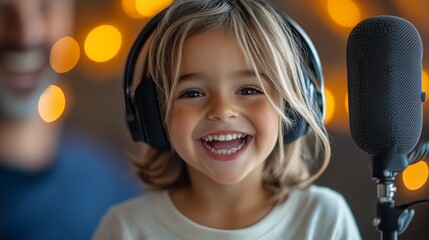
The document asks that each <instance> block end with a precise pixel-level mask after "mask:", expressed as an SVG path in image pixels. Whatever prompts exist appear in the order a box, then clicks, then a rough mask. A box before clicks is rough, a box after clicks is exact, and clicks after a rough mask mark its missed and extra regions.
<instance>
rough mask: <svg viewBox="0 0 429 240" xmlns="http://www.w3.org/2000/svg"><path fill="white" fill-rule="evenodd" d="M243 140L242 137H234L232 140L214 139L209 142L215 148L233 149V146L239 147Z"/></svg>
mask: <svg viewBox="0 0 429 240" xmlns="http://www.w3.org/2000/svg"><path fill="white" fill-rule="evenodd" d="M241 141H242V139H234V140H231V141H216V140H213V141H211V142H208V144H209V145H210V146H211V147H212V148H214V149H216V150H219V149H231V148H234V147H235V148H236V147H238V146H239V145H240V143H241Z"/></svg>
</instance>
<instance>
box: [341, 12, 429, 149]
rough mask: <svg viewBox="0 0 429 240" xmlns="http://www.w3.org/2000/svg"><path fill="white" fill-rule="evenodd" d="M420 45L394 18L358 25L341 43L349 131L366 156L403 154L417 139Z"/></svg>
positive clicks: (420, 113) (405, 23)
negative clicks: (344, 57)
mask: <svg viewBox="0 0 429 240" xmlns="http://www.w3.org/2000/svg"><path fill="white" fill-rule="evenodd" d="M422 56H423V47H422V41H421V38H420V35H419V33H418V32H417V30H416V28H415V27H414V26H413V25H412V24H411V23H409V22H408V21H406V20H404V19H402V18H399V17H394V16H376V17H372V18H368V19H366V20H364V21H362V22H361V23H359V24H358V25H357V26H356V27H355V28H354V29H353V30H352V32H351V33H350V35H349V39H348V41H347V79H348V94H349V113H350V119H349V121H350V131H351V134H352V137H353V140H354V142H355V143H356V144H357V145H358V147H359V148H360V149H361V150H362V151H364V152H366V153H368V154H379V153H383V152H386V151H390V150H394V151H395V152H396V153H399V154H406V153H409V152H410V151H411V150H412V149H413V148H414V147H415V146H416V144H417V142H418V141H419V138H420V134H421V131H422V124H423V110H422V109H423V108H422Z"/></svg>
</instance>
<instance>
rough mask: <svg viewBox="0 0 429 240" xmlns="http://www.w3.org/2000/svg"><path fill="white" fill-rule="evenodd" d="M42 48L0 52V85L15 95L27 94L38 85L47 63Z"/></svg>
mask: <svg viewBox="0 0 429 240" xmlns="http://www.w3.org/2000/svg"><path fill="white" fill-rule="evenodd" d="M46 59H47V57H46V52H45V51H43V50H42V49H34V50H27V51H20V50H17V51H5V52H2V53H1V54H0V74H1V79H0V81H2V83H1V85H2V87H5V88H7V89H9V91H10V92H11V93H12V94H14V95H16V96H23V97H25V96H28V95H30V94H32V93H33V92H34V91H35V90H36V89H37V87H38V86H39V85H40V82H41V80H42V79H41V78H42V76H43V74H45V72H46V70H47V67H48V63H47V61H46Z"/></svg>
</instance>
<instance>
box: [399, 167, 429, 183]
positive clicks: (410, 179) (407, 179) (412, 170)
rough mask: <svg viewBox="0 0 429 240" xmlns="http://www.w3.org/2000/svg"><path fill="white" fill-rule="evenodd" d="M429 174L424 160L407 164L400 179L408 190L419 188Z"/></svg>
mask: <svg viewBox="0 0 429 240" xmlns="http://www.w3.org/2000/svg"><path fill="white" fill-rule="evenodd" d="M428 175H429V169H428V165H427V163H426V162H424V161H420V162H417V163H415V164H412V165H410V166H408V167H407V168H406V169H405V170H404V171H403V172H402V181H403V182H404V185H405V187H406V188H408V189H409V190H417V189H419V188H421V187H422V186H423V185H424V184H425V183H426V181H427V179H428Z"/></svg>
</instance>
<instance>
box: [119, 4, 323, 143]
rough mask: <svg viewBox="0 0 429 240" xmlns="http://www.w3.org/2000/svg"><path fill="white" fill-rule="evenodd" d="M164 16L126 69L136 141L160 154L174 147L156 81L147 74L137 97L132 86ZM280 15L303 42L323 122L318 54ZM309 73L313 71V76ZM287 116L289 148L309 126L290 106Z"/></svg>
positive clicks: (140, 40) (137, 45) (150, 27)
mask: <svg viewBox="0 0 429 240" xmlns="http://www.w3.org/2000/svg"><path fill="white" fill-rule="evenodd" d="M164 11H165V10H164ZM164 11H163V12H164ZM163 12H161V13H159V14H157V15H156V16H155V17H154V18H152V19H151V20H150V21H149V22H148V23H147V25H146V26H145V27H144V28H143V30H142V31H141V32H140V34H139V35H138V37H137V39H136V41H135V42H134V44H133V45H132V47H131V50H130V52H129V55H128V58H127V60H126V65H125V73H124V95H125V96H124V97H125V112H126V121H127V124H128V128H129V130H130V132H131V135H132V138H133V140H134V141H136V142H137V141H142V142H145V143H147V144H149V145H150V146H151V147H153V148H155V149H157V150H160V151H168V150H170V149H171V147H170V142H169V141H168V137H167V133H166V130H165V128H164V126H163V121H162V119H161V113H160V111H159V104H158V98H157V92H156V86H155V83H154V81H153V80H152V79H150V78H148V77H147V76H146V75H147V74H143V75H142V79H141V82H140V84H139V86H138V87H137V89H136V91H135V93H134V94H133V93H132V83H133V78H134V73H135V68H136V64H137V61H138V59H139V56H140V53H141V51H142V49H143V47H144V44H145V43H146V41H147V40H148V39H149V37H150V36H151V34H152V33H153V32H154V30H155V28H156V27H157V26H158V23H159V21H160V19H161V18H162V16H163ZM279 13H280V15H281V16H282V17H283V19H284V21H285V22H286V23H287V24H288V25H289V27H290V28H291V31H292V33H293V35H294V36H295V37H296V38H297V40H298V41H300V43H299V44H300V46H301V50H302V55H303V59H304V62H305V63H306V64H307V66H308V69H304V78H305V79H304V80H305V87H306V89H307V91H308V94H309V98H310V102H311V103H314V104H316V106H318V108H319V110H320V113H321V115H322V118H323V117H324V115H325V99H324V94H323V75H322V67H321V64H320V59H319V56H318V54H317V51H316V49H315V47H314V45H313V43H312V42H311V40H310V38H309V37H308V36H307V34H306V33H305V32H304V31H303V30H302V28H301V27H300V26H299V25H298V24H297V23H296V22H295V21H293V20H292V19H291V18H289V17H288V16H286V15H284V14H283V13H281V12H279ZM308 71H311V73H309V72H308ZM310 74H311V75H313V76H314V78H315V80H316V81H317V84H315V83H314V82H313V81H312V80H311V77H310ZM285 114H286V116H288V117H289V118H290V119H291V121H292V122H293V123H294V127H293V128H292V129H286V128H284V129H283V133H284V134H283V135H284V143H285V144H287V143H291V142H293V141H294V140H296V139H297V138H299V137H300V136H302V135H303V134H305V133H306V132H307V130H308V128H309V125H308V123H307V122H306V121H305V120H304V119H303V118H302V116H300V115H299V114H297V113H294V114H291V113H290V110H289V108H288V107H287V106H286V109H285Z"/></svg>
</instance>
